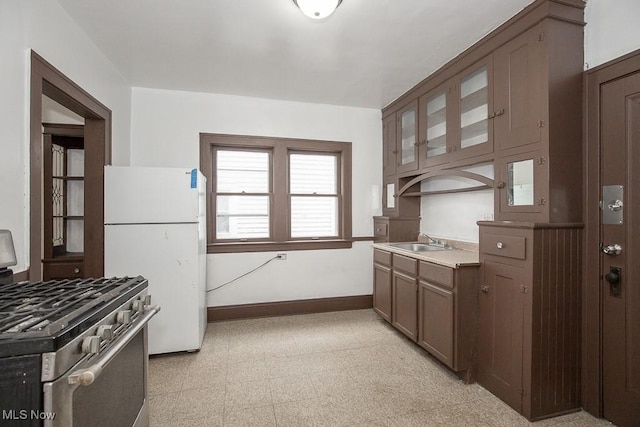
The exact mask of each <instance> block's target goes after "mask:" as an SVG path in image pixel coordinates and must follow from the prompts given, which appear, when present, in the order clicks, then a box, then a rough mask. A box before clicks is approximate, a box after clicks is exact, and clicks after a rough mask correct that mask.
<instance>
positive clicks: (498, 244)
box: [496, 242, 504, 249]
mask: <svg viewBox="0 0 640 427" xmlns="http://www.w3.org/2000/svg"><path fill="white" fill-rule="evenodd" d="M503 247H504V244H503V243H502V242H498V243H496V248H498V249H502V248H503Z"/></svg>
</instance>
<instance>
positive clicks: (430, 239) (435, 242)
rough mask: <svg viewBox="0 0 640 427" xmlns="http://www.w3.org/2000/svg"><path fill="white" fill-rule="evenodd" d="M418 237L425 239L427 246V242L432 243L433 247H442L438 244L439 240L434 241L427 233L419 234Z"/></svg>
mask: <svg viewBox="0 0 640 427" xmlns="http://www.w3.org/2000/svg"><path fill="white" fill-rule="evenodd" d="M418 237H425V238H426V239H427V244H429V241H432V242H433V243H434V244H435V245H442V242H440V240H436V239H434V238H433V237H431V236H429V235H428V234H427V233H419V234H418Z"/></svg>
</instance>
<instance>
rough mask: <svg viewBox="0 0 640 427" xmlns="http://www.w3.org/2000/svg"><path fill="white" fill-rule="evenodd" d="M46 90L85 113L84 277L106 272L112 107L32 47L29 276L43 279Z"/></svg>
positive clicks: (98, 275) (82, 113)
mask: <svg viewBox="0 0 640 427" xmlns="http://www.w3.org/2000/svg"><path fill="white" fill-rule="evenodd" d="M42 95H46V96H48V97H49V98H51V99H52V100H54V101H55V102H57V103H59V104H61V105H63V106H64V107H66V108H68V109H69V110H71V111H73V112H74V113H76V114H78V115H80V116H82V117H84V118H85V125H84V144H85V174H84V177H85V180H84V182H85V200H84V209H85V210H84V265H83V277H102V276H103V275H104V165H108V164H111V110H109V109H108V108H107V107H106V106H104V105H103V104H102V103H100V102H99V101H98V100H96V99H95V98H94V97H92V96H91V95H90V94H89V93H87V92H86V91H84V90H83V89H82V88H81V87H80V86H78V85H77V84H76V83H74V82H73V81H72V80H70V79H69V78H68V77H66V76H65V75H64V74H62V73H61V72H60V71H59V70H57V69H56V68H55V67H54V66H52V65H51V64H49V63H48V62H47V61H46V60H44V59H43V58H42V57H41V56H39V55H38V54H37V53H35V52H33V51H32V52H31V95H30V121H31V123H30V142H31V147H30V172H29V181H30V190H29V191H30V203H29V208H30V209H29V210H30V214H29V215H30V219H29V227H30V239H29V244H30V250H29V252H30V255H29V264H30V265H29V279H30V280H41V279H42V263H41V260H42V253H43V251H42V246H43V233H42V209H43V206H42V194H43V193H42Z"/></svg>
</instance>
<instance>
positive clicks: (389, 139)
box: [382, 115, 398, 177]
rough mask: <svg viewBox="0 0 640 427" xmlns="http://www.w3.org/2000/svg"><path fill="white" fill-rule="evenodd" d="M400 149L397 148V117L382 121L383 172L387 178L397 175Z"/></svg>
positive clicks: (393, 116)
mask: <svg viewBox="0 0 640 427" xmlns="http://www.w3.org/2000/svg"><path fill="white" fill-rule="evenodd" d="M397 166H398V148H397V147H396V116H395V115H391V116H388V117H386V118H385V119H384V120H383V121H382V171H383V174H384V176H385V177H387V176H393V175H395V174H396V169H397Z"/></svg>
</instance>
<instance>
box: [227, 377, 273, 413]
mask: <svg viewBox="0 0 640 427" xmlns="http://www.w3.org/2000/svg"><path fill="white" fill-rule="evenodd" d="M271 404H273V400H272V398H271V388H270V387H269V383H268V382H267V381H266V380H264V381H250V382H243V383H230V384H227V387H226V398H225V409H230V408H234V407H238V406H265V405H271Z"/></svg>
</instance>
